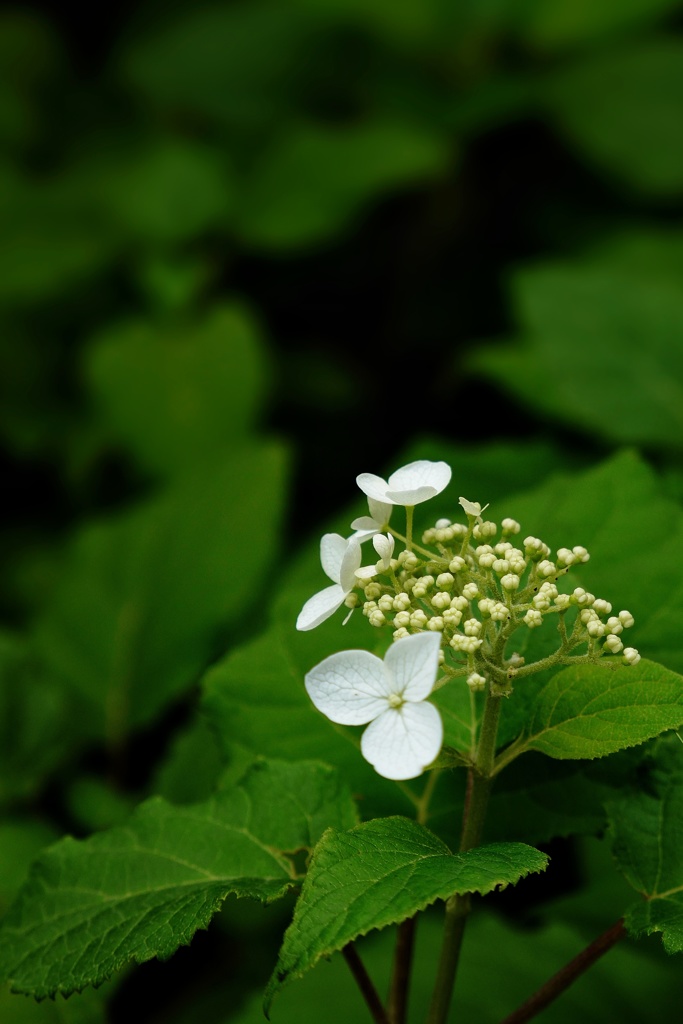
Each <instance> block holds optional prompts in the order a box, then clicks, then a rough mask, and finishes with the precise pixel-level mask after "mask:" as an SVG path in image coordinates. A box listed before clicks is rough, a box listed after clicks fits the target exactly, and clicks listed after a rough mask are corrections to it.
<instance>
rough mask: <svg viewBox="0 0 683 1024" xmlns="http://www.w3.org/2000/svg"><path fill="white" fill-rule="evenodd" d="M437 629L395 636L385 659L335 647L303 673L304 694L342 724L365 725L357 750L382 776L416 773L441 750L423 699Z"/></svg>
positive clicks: (434, 715) (437, 718)
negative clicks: (398, 637) (330, 652)
mask: <svg viewBox="0 0 683 1024" xmlns="http://www.w3.org/2000/svg"><path fill="white" fill-rule="evenodd" d="M440 648H441V635H440V634H439V633H416V634H415V635H414V636H408V637H404V638H402V639H400V640H397V641H396V642H395V643H394V644H393V646H392V647H390V648H389V650H388V651H387V653H386V655H385V657H384V661H382V660H381V658H377V657H376V656H375V655H374V654H370V652H369V651H355V650H354V651H339V652H338V653H337V654H332V655H330V657H329V658H325V660H324V661H321V662H320V664H319V665H316V667H315V668H313V669H311V671H310V672H309V673H308V674H307V676H306V689H307V691H308V695H309V697H310V698H311V700H312V701H313V703H314V704H315V706H316V707H317V708H318V710H319V711H322V713H323V714H324V715H327V717H328V718H329V719H330V720H331V721H333V722H338V723H339V724H340V725H365V724H367V723H368V722H369V723H370V724H369V725H368V728H367V729H366V730H365V732H364V733H363V735H362V737H361V752H362V754H363V757H364V758H365V759H366V760H367V761H369V762H370V764H371V765H372V766H373V767H374V768H375V770H376V771H377V772H378V773H379V774H380V775H382V776H384V778H385V779H395V780H397V781H398V780H403V779H414V778H417V776H418V775H421V774H422V772H423V771H424V770H425V768H426V767H427V766H428V765H429V764H431V762H432V761H433V760H434V758H435V757H436V756H437V754H438V753H439V751H440V750H441V744H442V742H443V724H442V722H441V715H440V714H439V712H438V711H437V709H436V708H435V707H434V705H433V704H427V703H425V698H426V697H428V696H429V694H430V693H431V692H432V689H433V687H434V683H435V682H436V676H437V672H438V669H439V651H440Z"/></svg>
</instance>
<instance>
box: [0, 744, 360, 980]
mask: <svg viewBox="0 0 683 1024" xmlns="http://www.w3.org/2000/svg"><path fill="white" fill-rule="evenodd" d="M355 820H356V818H355V810H354V806H353V802H352V800H351V797H350V796H349V794H348V792H347V790H346V789H345V787H344V786H342V785H341V783H340V782H339V780H338V777H337V775H336V773H334V772H333V771H332V770H331V769H329V768H327V767H326V766H324V765H318V764H307V763H297V764H285V763H271V764H269V763H267V762H261V763H260V764H258V765H256V766H255V767H254V768H253V769H252V770H251V771H250V772H249V773H248V774H247V776H246V777H245V779H244V781H243V782H242V783H241V784H240V785H239V786H237V787H236V788H234V789H232V790H230V791H227V792H225V793H222V794H219V795H218V796H216V797H214V798H213V799H211V800H209V801H206V802H205V803H201V804H195V805H193V806H186V807H182V808H181V807H173V806H171V805H170V804H167V803H166V802H165V801H163V800H161V799H159V798H155V799H152V800H149V801H147V802H146V803H144V804H142V805H141V806H140V808H139V809H138V810H137V812H136V813H135V814H134V815H133V817H132V818H131V819H130V821H129V823H128V824H127V825H126V826H122V827H120V828H115V829H112V830H111V831H110V832H103V833H99V834H97V835H95V836H92V837H91V838H90V839H87V840H85V841H76V840H73V839H71V838H69V837H67V838H66V839H63V840H61V841H60V842H59V843H57V844H56V845H54V846H53V847H51V848H50V849H49V850H48V851H46V853H45V854H44V855H43V856H42V857H41V858H40V859H39V860H38V861H36V863H35V864H34V865H33V867H32V869H31V872H30V874H29V878H28V880H27V882H26V883H25V885H24V887H23V888H22V890H21V892H20V894H19V896H18V898H17V901H16V903H15V904H14V907H13V909H12V910H10V913H9V914H8V916H7V918H6V920H5V922H4V924H3V927H2V930H1V931H0V967H1V969H2V972H3V974H4V975H5V976H6V977H8V979H9V980H10V981H11V983H12V986H13V989H14V990H15V991H19V992H27V993H31V994H33V995H35V996H36V997H38V998H42V997H43V996H46V995H54V994H55V993H56V992H61V993H63V994H68V993H70V992H74V991H77V990H80V989H82V988H83V987H84V986H85V985H89V984H93V985H98V984H99V983H100V982H101V981H103V980H104V979H105V978H107V977H109V975H110V974H112V973H113V972H114V971H116V970H118V969H119V968H120V967H122V966H123V965H124V964H125V963H126V962H128V961H131V960H134V961H136V962H138V963H142V962H143V961H145V960H149V959H151V958H152V957H155V956H156V957H160V958H162V959H163V958H166V957H168V956H170V955H171V954H172V953H173V952H175V950H176V949H177V948H178V946H180V945H183V944H186V943H188V942H189V941H190V939H191V938H192V936H193V934H194V933H195V932H196V931H197V929H199V928H206V926H207V925H208V923H209V921H210V919H211V918H212V917H213V915H214V913H215V912H216V911H217V910H218V909H219V907H220V906H221V904H222V902H223V900H224V899H225V897H226V896H227V895H228V893H235V894H236V895H238V896H249V897H251V898H253V899H258V900H261V901H264V902H270V901H271V900H273V899H276V898H278V897H279V896H282V895H283V894H284V893H285V892H286V891H287V890H288V889H289V888H291V887H292V886H293V885H295V884H296V883H297V874H296V870H295V867H294V864H293V861H292V860H291V859H290V858H289V857H288V856H287V854H290V855H291V854H294V853H296V852H297V851H299V850H302V849H311V848H312V847H313V846H314V845H315V843H316V841H317V839H318V838H319V836H320V835H321V833H322V832H323V831H324V829H325V828H327V827H328V826H329V825H336V826H338V827H341V828H349V827H350V826H351V825H352V824H353V823H354V821H355Z"/></svg>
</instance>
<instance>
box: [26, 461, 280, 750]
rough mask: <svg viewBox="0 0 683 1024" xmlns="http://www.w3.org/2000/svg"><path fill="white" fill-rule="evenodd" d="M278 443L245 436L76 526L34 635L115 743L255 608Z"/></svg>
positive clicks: (268, 541) (272, 530) (268, 542)
mask: <svg viewBox="0 0 683 1024" xmlns="http://www.w3.org/2000/svg"><path fill="white" fill-rule="evenodd" d="M284 454H285V453H284V452H283V450H282V449H281V448H280V447H279V446H276V445H273V444H263V445H251V446H246V445H245V446H243V448H242V450H241V451H240V453H239V454H233V455H230V456H226V457H225V458H224V459H223V460H222V461H221V464H220V465H219V466H216V467H214V468H213V469H212V471H211V473H198V474H197V475H196V476H190V475H186V476H185V477H184V478H183V480H182V482H178V483H176V484H175V485H174V486H173V487H169V488H168V489H167V490H166V491H165V492H164V493H163V494H162V495H161V496H160V497H158V498H154V499H150V500H149V501H148V502H146V503H143V504H141V505H140V506H138V507H137V508H135V509H133V510H131V511H130V512H127V513H124V514H120V515H118V516H116V517H112V519H111V520H109V521H108V522H101V523H98V524H96V525H92V526H88V527H86V528H85V529H84V530H83V532H82V533H81V534H80V535H79V536H78V537H77V539H76V542H75V544H74V546H73V551H72V556H71V558H70V560H69V561H68V563H67V565H66V567H65V571H64V577H63V579H62V580H61V584H60V585H59V586H58V587H57V589H56V591H55V593H54V594H53V596H52V600H51V601H50V603H49V605H48V607H47V608H46V610H45V613H44V615H43V616H42V618H41V621H40V622H39V624H38V631H37V639H38V642H39V644H40V648H41V650H42V652H43V654H44V656H45V659H46V661H47V663H48V665H49V666H50V667H51V669H52V670H53V671H54V672H55V673H57V675H58V676H59V677H61V678H62V679H63V680H64V681H65V682H66V683H67V684H68V685H69V686H70V687H72V688H73V689H75V690H76V691H77V692H78V693H79V694H81V695H82V697H84V698H85V700H86V701H87V703H88V705H89V708H90V717H91V720H92V721H91V723H90V726H91V728H93V729H94V730H95V731H96V732H100V733H101V732H102V731H104V733H105V734H106V735H107V736H108V737H109V738H110V740H112V741H114V742H117V741H119V740H120V739H121V737H122V735H125V732H126V730H127V728H129V727H131V726H133V727H136V726H140V725H142V724H143V723H145V722H148V721H150V720H151V719H152V718H153V717H154V716H155V715H156V714H157V713H158V712H159V711H160V709H161V708H162V707H163V706H164V705H165V704H166V703H168V701H170V700H171V699H173V698H174V697H176V696H177V695H178V694H179V693H181V692H182V691H183V690H186V689H187V688H188V687H189V686H190V685H191V684H192V683H193V682H194V681H195V680H196V679H197V677H198V675H199V673H200V672H201V671H202V670H203V669H204V667H205V665H206V662H207V660H208V659H209V657H210V656H211V654H212V652H213V650H214V647H215V644H216V640H217V637H218V632H219V630H220V629H224V628H225V626H226V625H227V624H228V623H230V622H234V621H236V620H239V619H240V618H241V617H243V616H245V615H246V614H247V612H248V611H249V609H250V607H252V604H253V601H254V600H255V599H256V597H257V594H258V585H259V581H260V580H261V579H262V578H263V576H264V574H265V573H266V572H267V571H268V570H269V568H270V563H271V559H272V556H273V553H274V551H275V548H276V545H277V531H278V526H279V521H280V514H281V506H282V501H283V490H284V475H285V458H284Z"/></svg>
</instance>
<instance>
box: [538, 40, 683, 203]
mask: <svg viewBox="0 0 683 1024" xmlns="http://www.w3.org/2000/svg"><path fill="white" fill-rule="evenodd" d="M542 98H543V101H544V102H545V103H546V104H547V106H548V108H549V110H550V111H551V113H552V114H554V115H555V116H556V117H557V119H558V123H559V124H560V126H561V127H562V129H563V130H564V131H565V132H566V133H567V135H568V136H569V137H570V138H571V140H572V141H573V142H574V143H575V145H576V146H577V147H578V148H579V149H580V150H581V151H582V152H583V153H584V154H585V156H586V157H587V159H588V160H589V161H590V162H592V163H594V164H595V165H596V166H597V167H598V168H600V169H602V170H604V171H605V172H607V173H608V174H610V175H614V176H615V177H616V178H617V179H618V180H621V181H624V182H626V183H627V184H629V185H631V186H633V187H635V188H637V189H639V190H642V191H643V192H646V193H648V192H651V193H654V194H655V195H660V194H661V195H665V196H666V195H678V193H679V192H680V189H681V186H682V185H683V138H682V137H681V133H680V131H679V130H678V128H679V125H680V123H681V119H683V46H682V44H681V41H680V39H679V38H678V37H676V36H672V35H671V36H668V37H666V36H662V37H660V38H656V37H655V38H650V39H647V40H645V41H643V42H640V41H636V42H631V41H629V43H628V44H627V45H624V46H623V47H621V48H618V49H616V48H615V49H614V50H612V51H611V52H604V51H601V50H597V51H594V52H590V53H589V54H588V55H587V56H586V57H585V58H584V59H583V60H581V61H577V62H575V63H574V64H572V65H571V66H570V67H568V68H567V69H566V70H564V69H563V70H561V71H560V72H558V73H557V75H556V77H555V78H554V80H551V81H547V80H546V81H545V82H544V87H543V97H542Z"/></svg>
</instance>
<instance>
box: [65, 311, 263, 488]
mask: <svg viewBox="0 0 683 1024" xmlns="http://www.w3.org/2000/svg"><path fill="white" fill-rule="evenodd" d="M266 363H267V360H266V353H265V349H264V346H263V343H262V340H261V338H260V336H259V332H258V329H257V327H256V324H255V323H254V322H253V320H252V318H251V317H250V316H249V314H248V313H247V311H246V310H244V309H242V308H240V307H239V306H238V305H224V306H219V307H215V308H213V309H212V310H211V311H210V312H209V313H208V315H206V316H205V317H204V318H203V319H200V320H194V321H190V322H186V323H184V322H183V321H182V320H181V321H180V323H177V324H174V325H173V326H170V327H169V325H168V323H166V322H165V321H162V322H161V323H155V322H153V321H131V322H128V323H123V324H118V325H116V326H115V327H112V328H110V329H108V330H107V331H106V332H105V333H104V334H102V335H101V336H99V337H97V338H95V339H93V341H92V344H91V345H90V347H89V348H88V350H87V363H86V367H85V370H86V374H87V376H88V379H89V383H90V387H91V389H92V391H93V394H94V397H95V399H96V400H97V401H98V402H99V404H100V408H101V411H102V415H103V418H104V420H105V423H106V425H107V427H108V428H109V429H110V430H111V431H112V433H113V434H114V436H115V437H116V438H118V439H120V440H121V441H122V442H123V444H124V445H125V446H126V447H127V448H128V450H129V451H130V452H131V453H132V454H133V455H134V456H135V457H136V458H138V459H139V461H140V463H141V464H142V465H143V466H144V467H146V468H148V469H150V470H151V471H152V472H153V473H156V474H159V475H163V476H171V475H178V474H179V473H182V472H187V471H188V470H192V469H193V468H195V467H196V466H197V464H198V463H201V462H207V461H209V460H215V459H216V458H217V457H218V456H223V455H225V454H226V453H227V452H228V451H229V450H230V449H231V448H232V449H234V448H236V447H237V446H239V445H242V444H243V443H244V440H245V438H246V436H247V435H248V433H249V432H250V431H251V430H252V429H253V426H254V422H255V420H256V417H257V415H258V412H259V409H260V405H261V402H262V400H263V396H264V392H265V388H266V378H267V366H266Z"/></svg>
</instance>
